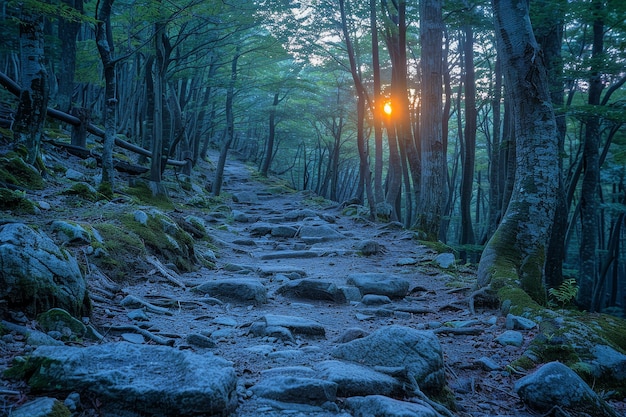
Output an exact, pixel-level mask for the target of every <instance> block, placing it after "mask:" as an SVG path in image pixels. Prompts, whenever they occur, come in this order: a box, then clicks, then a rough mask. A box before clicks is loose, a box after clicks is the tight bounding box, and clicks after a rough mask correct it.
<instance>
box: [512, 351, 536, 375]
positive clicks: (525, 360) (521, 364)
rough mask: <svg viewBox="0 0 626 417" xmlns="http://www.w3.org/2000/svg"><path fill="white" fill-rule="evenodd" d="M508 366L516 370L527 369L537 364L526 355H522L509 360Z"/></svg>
mask: <svg viewBox="0 0 626 417" xmlns="http://www.w3.org/2000/svg"><path fill="white" fill-rule="evenodd" d="M509 366H510V368H511V370H512V371H513V372H517V371H519V370H524V371H528V370H530V369H533V368H534V367H535V366H537V364H536V363H535V361H533V360H532V359H531V358H529V357H528V356H527V355H522V356H520V357H519V358H517V359H515V360H514V361H513V362H511V365H509Z"/></svg>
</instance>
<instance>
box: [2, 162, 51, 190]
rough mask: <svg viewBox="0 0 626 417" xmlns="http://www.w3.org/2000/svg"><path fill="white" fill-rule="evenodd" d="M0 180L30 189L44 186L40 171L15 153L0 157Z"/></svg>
mask: <svg viewBox="0 0 626 417" xmlns="http://www.w3.org/2000/svg"><path fill="white" fill-rule="evenodd" d="M0 182H3V183H6V184H12V185H15V186H18V187H21V188H27V189H30V190H41V189H43V188H44V181H43V178H41V174H40V173H39V171H37V170H36V169H35V168H34V167H33V166H32V165H29V164H27V163H26V162H24V160H23V159H22V158H20V157H18V156H16V155H14V154H8V155H7V156H6V157H2V158H0Z"/></svg>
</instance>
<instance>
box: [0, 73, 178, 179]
mask: <svg viewBox="0 0 626 417" xmlns="http://www.w3.org/2000/svg"><path fill="white" fill-rule="evenodd" d="M0 85H2V86H3V87H4V88H6V89H7V91H8V92H10V93H11V94H13V95H14V96H17V97H19V96H20V93H21V91H22V88H21V87H20V86H19V84H17V83H16V82H15V81H13V80H12V79H10V78H9V77H8V76H7V75H6V74H5V73H3V72H2V71H0ZM46 113H47V115H48V116H50V117H52V118H53V119H56V120H60V121H62V122H64V123H68V124H71V125H72V126H80V119H79V118H78V117H74V116H72V115H71V114H67V113H65V112H62V111H60V110H57V109H53V108H50V107H48V108H47V109H46ZM86 129H87V132H89V133H91V134H93V135H95V136H97V137H99V138H104V130H103V129H100V128H99V127H97V126H94V125H92V124H91V123H87V126H86ZM115 144H116V145H117V146H119V147H120V148H124V149H126V150H129V151H131V152H134V153H137V154H139V155H143V156H147V157H150V158H151V157H152V152H150V151H149V150H147V149H144V148H142V147H140V146H137V145H133V144H132V143H130V142H126V141H125V140H123V139H120V138H118V137H116V138H115ZM166 163H167V164H168V165H173V166H178V167H183V166H185V165H187V164H188V161H179V160H177V159H168V160H167V162H166Z"/></svg>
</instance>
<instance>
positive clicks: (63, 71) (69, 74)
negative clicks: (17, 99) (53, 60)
mask: <svg viewBox="0 0 626 417" xmlns="http://www.w3.org/2000/svg"><path fill="white" fill-rule="evenodd" d="M63 3H64V4H66V5H68V6H70V7H73V8H74V9H76V10H78V11H79V12H81V13H82V12H83V0H63ZM80 25H81V24H80V22H76V21H70V20H67V19H63V18H59V40H60V41H61V54H62V56H63V59H61V62H60V67H59V74H58V77H59V93H58V94H57V102H58V106H59V110H61V111H63V112H65V113H69V112H70V110H71V109H72V95H73V93H74V72H75V70H76V36H77V35H78V31H79V30H80Z"/></svg>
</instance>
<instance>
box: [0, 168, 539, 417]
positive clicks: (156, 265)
mask: <svg viewBox="0 0 626 417" xmlns="http://www.w3.org/2000/svg"><path fill="white" fill-rule="evenodd" d="M225 178H226V182H225V183H224V186H223V193H225V195H227V196H229V197H228V198H226V199H225V200H224V201H225V202H224V205H223V206H222V207H219V208H218V209H215V210H214V211H212V212H210V213H207V212H206V210H205V211H203V210H197V211H196V212H193V211H192V210H191V209H188V208H185V213H180V212H179V213H177V214H179V215H180V214H184V215H193V216H195V217H196V218H201V219H202V220H203V221H204V222H205V225H206V228H207V230H208V231H209V234H210V236H211V237H212V245H214V246H212V247H213V249H214V252H215V254H216V257H215V264H216V268H215V269H209V268H202V269H199V270H197V271H194V272H189V273H177V272H175V271H174V269H173V268H170V266H169V265H164V264H163V263H161V262H160V261H159V260H158V259H156V258H149V260H150V265H151V267H150V268H148V269H146V270H145V271H140V272H138V276H136V277H133V279H132V280H129V282H128V283H125V284H121V285H120V284H116V283H114V282H112V281H110V280H108V279H106V277H102V276H101V277H100V279H99V280H95V279H94V276H95V275H97V273H96V272H94V271H90V273H91V280H92V281H91V284H90V285H91V295H92V303H93V314H92V317H91V325H92V326H93V328H94V329H96V330H97V332H99V333H100V335H101V336H102V337H103V339H102V340H100V341H97V342H95V341H89V340H88V339H84V340H81V341H74V342H71V343H65V344H63V343H62V342H58V341H57V342H58V343H57V344H58V345H59V346H43V347H39V348H37V349H36V350H34V349H35V347H33V346H30V347H29V341H28V337H27V336H28V335H30V333H29V332H25V331H24V330H23V329H24V328H28V329H32V330H33V331H34V330H35V329H37V328H38V327H37V326H38V323H34V322H33V321H27V320H23V321H22V323H20V324H15V326H17V327H16V329H14V331H13V332H11V333H8V334H6V335H5V336H3V337H2V343H1V344H0V348H1V349H2V353H3V361H2V366H3V367H8V366H9V365H10V361H11V360H12V359H13V358H14V357H17V356H20V355H23V354H24V353H31V354H32V357H34V358H41V360H40V362H39V365H41V363H43V361H45V360H48V361H50V360H51V358H52V362H50V363H52V364H50V363H49V364H48V367H49V368H48V371H49V372H48V374H47V375H46V377H48V378H51V379H52V380H54V381H55V383H56V384H57V389H52V390H50V389H49V387H48V388H47V390H43V391H36V390H34V389H33V390H31V389H29V388H28V387H27V386H26V385H25V384H24V382H20V381H19V380H18V381H16V380H15V379H6V380H2V381H0V389H1V390H0V395H1V396H2V398H3V399H2V401H3V402H2V403H0V414H1V413H2V411H4V412H5V414H6V415H11V416H26V415H29V414H28V412H26V414H24V409H25V407H21V409H20V406H21V405H22V404H24V403H27V404H28V403H29V402H30V401H32V400H34V399H36V398H40V399H41V402H42V403H43V402H44V401H51V402H50V404H52V403H53V402H54V400H53V398H57V399H59V400H60V401H61V402H65V405H66V406H68V408H69V409H70V410H72V415H73V416H98V415H104V416H120V417H127V416H129V417H130V416H132V417H135V416H141V415H168V416H170V415H171V416H174V415H181V416H187V415H200V413H201V412H204V413H208V414H207V415H211V414H215V415H220V414H223V415H231V416H235V417H252V416H311V417H313V416H316V417H322V416H350V415H354V416H367V415H380V416H441V415H448V416H449V415H457V416H475V417H479V416H530V415H539V413H536V412H533V411H531V410H529V409H528V408H527V407H526V405H525V404H524V403H522V402H521V401H520V399H519V397H518V395H517V394H516V392H515V390H514V385H515V383H516V381H518V380H519V379H520V378H521V377H523V376H524V373H522V372H520V371H519V370H516V369H514V368H512V367H510V366H509V365H510V363H511V362H512V361H513V360H515V359H517V358H519V357H520V356H521V355H522V354H523V352H524V351H525V348H526V347H527V345H528V343H529V342H530V341H531V340H532V338H533V336H534V323H532V322H531V321H529V320H525V319H523V318H516V317H508V318H505V317H502V316H501V314H500V312H499V310H498V309H497V308H495V306H488V305H487V306H485V305H479V306H478V308H477V312H476V314H470V312H469V307H468V302H467V299H468V295H469V293H470V291H471V286H472V284H473V280H474V271H473V270H472V269H471V268H470V267H466V266H460V265H457V264H456V263H454V261H453V260H451V259H450V256H451V255H450V254H445V253H444V254H441V253H438V252H436V251H435V250H433V249H430V248H428V247H426V246H423V245H421V244H420V243H419V242H418V241H417V240H416V239H415V237H414V234H413V233H412V232H410V231H406V230H403V229H402V228H401V227H399V226H398V225H395V224H382V223H372V222H370V221H368V220H367V219H365V218H363V217H360V216H359V215H358V213H357V211H358V207H353V206H348V207H344V206H341V205H336V204H331V203H329V202H327V201H324V200H322V199H320V198H317V197H316V196H314V195H313V194H311V193H308V192H293V191H290V190H288V189H286V188H284V187H280V186H279V185H277V184H275V183H271V182H267V181H265V182H262V181H259V180H257V179H255V178H254V176H253V175H252V174H251V170H249V169H248V168H247V167H245V166H244V165H243V164H242V163H240V162H238V161H231V162H230V163H229V164H227V168H226V173H225ZM172 198H173V199H174V200H176V198H188V195H187V197H185V194H184V193H181V195H179V196H177V195H173V196H172ZM131 210H132V209H131ZM176 210H179V209H176ZM176 210H175V211H176ZM202 245H205V246H206V247H202ZM197 246H198V249H197V250H198V251H200V250H203V251H206V252H209V253H210V248H209V244H208V243H207V242H199V243H198V244H197ZM5 323H6V322H5ZM19 326H21V329H22V330H21V331H20V328H18V327H19ZM52 345H54V343H52ZM33 351H34V353H33ZM46 358H47V359H46ZM55 361H56V362H55ZM46 363H48V362H46ZM55 363H58V364H60V365H54V364H55ZM55 366H56V368H55ZM36 375H38V374H37V373H36ZM55 378H56V379H55ZM90 378H91V379H90ZM31 382H32V381H31ZM31 385H32V383H31ZM96 386H98V387H100V388H97V389H96V388H95V387H96ZM444 387H447V388H444ZM68 393H69V394H68ZM433 393H434V394H433ZM431 394H432V395H431ZM429 396H430V397H431V398H430V399H429ZM51 398H52V399H51ZM433 399H435V400H437V401H439V402H441V403H442V404H445V407H444V406H442V405H439V404H438V403H436V402H434V401H433ZM452 404H454V406H453V405H452ZM372 410H379V411H376V412H374V411H372ZM19 413H22V414H19ZM368 413H369V414H368ZM33 415H34V414H33ZM42 415H43V414H42ZM51 415H52V414H51Z"/></svg>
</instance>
